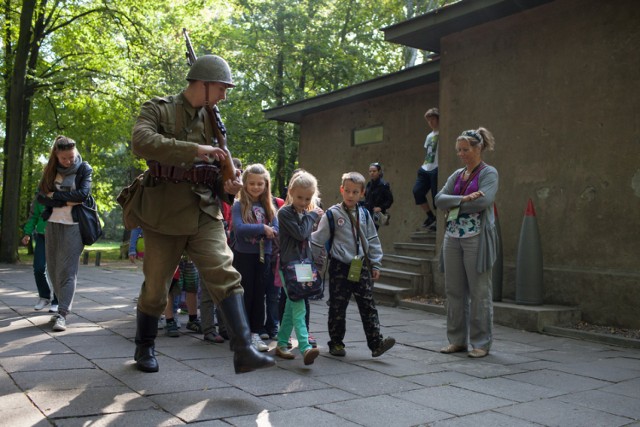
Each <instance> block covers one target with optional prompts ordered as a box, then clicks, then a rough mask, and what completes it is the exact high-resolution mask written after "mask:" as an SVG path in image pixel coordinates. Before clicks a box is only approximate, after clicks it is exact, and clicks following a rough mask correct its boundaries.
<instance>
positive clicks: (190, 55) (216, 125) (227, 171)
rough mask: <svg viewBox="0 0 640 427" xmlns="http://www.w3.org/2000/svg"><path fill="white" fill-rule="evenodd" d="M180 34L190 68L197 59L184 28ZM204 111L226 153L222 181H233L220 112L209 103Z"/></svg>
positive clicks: (233, 169)
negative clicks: (185, 46) (182, 36)
mask: <svg viewBox="0 0 640 427" xmlns="http://www.w3.org/2000/svg"><path fill="white" fill-rule="evenodd" d="M182 34H183V35H184V41H185V43H186V44H187V52H186V56H187V64H189V66H190V67H191V66H192V65H193V64H194V63H195V62H196V59H198V57H197V56H196V53H195V51H194V50H193V46H192V45H191V39H190V38H189V33H187V29H186V28H183V29H182ZM204 109H205V111H206V112H207V117H209V123H210V124H211V128H212V129H213V136H215V138H216V140H217V141H218V147H220V148H221V149H222V150H224V152H225V153H226V157H225V158H224V160H222V161H221V162H220V171H221V172H222V180H223V182H227V180H229V179H230V180H234V179H235V178H236V169H235V167H234V166H233V159H232V158H231V152H230V151H229V148H227V138H226V136H225V135H224V134H223V133H222V130H221V126H220V125H221V124H222V119H221V118H220V110H218V106H217V105H214V106H213V107H211V105H209V103H206V104H205V106H204Z"/></svg>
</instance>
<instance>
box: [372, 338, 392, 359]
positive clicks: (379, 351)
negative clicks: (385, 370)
mask: <svg viewBox="0 0 640 427" xmlns="http://www.w3.org/2000/svg"><path fill="white" fill-rule="evenodd" d="M395 343H396V340H395V339H394V338H392V337H387V338H385V339H383V340H382V342H381V343H380V345H379V346H378V348H376V349H375V350H373V351H372V352H371V356H373V357H379V356H382V355H383V354H384V353H385V352H386V351H387V350H389V349H390V348H391V347H393V346H394V345H395Z"/></svg>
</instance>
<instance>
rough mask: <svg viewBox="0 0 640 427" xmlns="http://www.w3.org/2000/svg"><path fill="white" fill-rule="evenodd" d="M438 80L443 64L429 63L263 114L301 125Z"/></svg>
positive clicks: (269, 118) (272, 118)
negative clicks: (311, 117)
mask: <svg viewBox="0 0 640 427" xmlns="http://www.w3.org/2000/svg"><path fill="white" fill-rule="evenodd" d="M439 78H440V61H430V62H427V63H424V64H421V65H417V66H415V67H411V68H408V69H406V70H402V71H398V72H395V73H392V74H387V75H385V76H383V77H378V78H376V79H373V80H367V81H366V82H362V83H358V84H355V85H353V86H349V87H347V88H344V89H340V90H337V91H334V92H330V93H327V94H324V95H319V96H315V97H313V98H309V99H305V100H303V101H297V102H293V103H291V104H287V105H283V106H281V107H275V108H270V109H268V110H264V114H265V118H266V119H267V120H278V121H281V122H290V123H300V122H301V121H302V119H303V118H304V116H306V115H309V114H312V113H317V112H320V111H325V110H328V109H331V108H335V107H339V106H342V105H347V104H351V103H353V102H358V101H362V100H367V99H371V98H374V97H377V96H382V95H387V94H389V93H391V92H397V91H400V90H404V89H410V88H413V87H416V86H419V85H424V84H429V83H433V82H437V81H438V80H439Z"/></svg>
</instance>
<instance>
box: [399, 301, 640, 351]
mask: <svg viewBox="0 0 640 427" xmlns="http://www.w3.org/2000/svg"><path fill="white" fill-rule="evenodd" d="M407 301H413V302H418V303H422V304H433V305H444V303H445V301H446V298H444V297H441V296H438V295H419V296H415V297H411V298H407ZM566 327H567V328H571V329H576V330H579V331H585V332H594V333H597V334H604V335H615V336H619V337H624V338H631V339H635V340H640V329H625V328H617V327H615V326H601V325H592V324H590V323H587V322H578V323H576V324H575V325H569V326H566Z"/></svg>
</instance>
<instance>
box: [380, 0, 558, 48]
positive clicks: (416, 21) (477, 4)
mask: <svg viewBox="0 0 640 427" xmlns="http://www.w3.org/2000/svg"><path fill="white" fill-rule="evenodd" d="M552 1H553V0H462V1H460V2H458V3H453V4H451V5H448V6H445V7H442V8H440V9H435V10H433V11H431V12H429V13H426V14H424V15H421V16H417V17H415V18H412V19H409V20H407V21H403V22H401V23H399V24H395V25H391V26H389V27H386V28H383V29H382V31H384V34H385V35H384V39H385V40H386V41H389V42H392V43H398V44H402V45H405V46H409V47H413V48H416V49H422V50H428V51H431V52H437V53H440V39H441V38H442V37H443V36H446V35H449V34H453V33H457V32H459V31H463V30H466V29H468V28H471V27H475V26H477V25H480V24H484V23H486V22H490V21H493V20H496V19H500V18H504V17H506V16H509V15H513V14H515V13H519V12H522V11H524V10H527V9H531V8H534V7H537V6H540V5H542V4H545V3H550V2H552Z"/></svg>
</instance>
